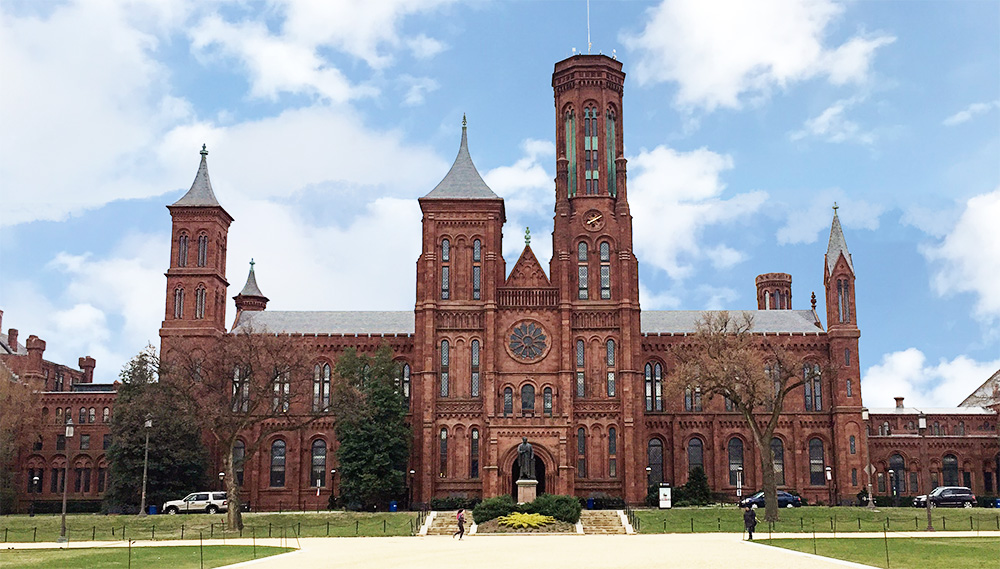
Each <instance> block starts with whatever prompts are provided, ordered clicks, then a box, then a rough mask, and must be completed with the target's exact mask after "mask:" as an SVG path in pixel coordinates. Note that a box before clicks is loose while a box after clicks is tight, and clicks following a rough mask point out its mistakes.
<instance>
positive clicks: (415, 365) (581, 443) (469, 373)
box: [38, 55, 1000, 509]
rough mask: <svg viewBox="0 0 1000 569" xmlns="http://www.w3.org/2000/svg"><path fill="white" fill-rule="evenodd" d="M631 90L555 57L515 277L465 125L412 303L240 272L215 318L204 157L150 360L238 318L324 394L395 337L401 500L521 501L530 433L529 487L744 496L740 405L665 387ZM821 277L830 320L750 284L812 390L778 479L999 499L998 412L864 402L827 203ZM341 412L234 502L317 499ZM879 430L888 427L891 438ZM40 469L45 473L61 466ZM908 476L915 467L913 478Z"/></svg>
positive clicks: (671, 340)
mask: <svg viewBox="0 0 1000 569" xmlns="http://www.w3.org/2000/svg"><path fill="white" fill-rule="evenodd" d="M624 80H625V74H624V73H623V71H622V65H621V63H620V62H618V61H616V60H614V59H611V58H608V57H605V56H602V55H576V56H573V57H571V58H569V59H566V60H563V61H561V62H559V63H557V64H556V66H555V72H554V73H553V76H552V86H553V90H554V103H555V118H556V121H555V122H556V124H555V140H556V147H557V149H558V150H557V154H558V159H557V161H556V179H555V184H554V191H555V197H556V199H555V214H554V221H553V223H554V230H553V234H552V240H553V243H552V251H553V253H552V259H551V261H550V263H549V267H548V270H547V271H546V270H545V269H544V268H543V267H542V266H541V265H540V264H539V262H538V260H537V259H536V258H535V255H534V253H533V252H532V250H531V247H530V244H529V240H528V239H527V238H526V244H525V247H524V249H523V251H522V253H521V255H520V257H519V258H518V259H517V261H516V262H515V263H514V264H513V266H512V267H511V268H510V269H509V270H508V268H507V261H506V260H505V259H504V258H503V256H502V254H501V251H502V243H501V239H502V228H503V224H504V222H505V213H504V202H503V200H502V199H501V198H499V197H498V196H497V195H496V194H494V193H493V192H492V191H491V190H490V188H489V187H488V186H487V185H486V184H485V182H484V181H483V180H482V178H481V177H480V175H479V173H478V172H477V170H476V168H475V166H474V165H473V162H472V159H471V156H470V154H469V149H468V143H467V133H466V128H465V126H464V125H463V129H462V139H461V143H460V146H459V152H458V156H457V158H456V159H455V163H454V164H453V166H452V167H451V170H450V171H449V172H448V173H447V175H445V177H444V179H443V180H442V181H441V182H440V183H439V184H438V185H437V186H436V187H435V188H433V189H432V190H431V191H430V192H429V193H427V195H425V196H424V197H422V198H420V200H419V203H420V207H421V211H422V212H423V218H422V225H423V231H422V251H421V254H420V256H419V258H418V259H417V274H416V303H415V306H414V309H413V310H412V311H400V312H296V311H273V310H267V309H266V306H267V302H268V298H267V297H265V296H264V294H263V293H262V292H261V291H260V289H259V288H258V286H257V282H256V278H255V275H254V270H253V267H252V266H251V270H250V274H249V276H248V279H247V282H246V285H245V286H244V287H243V289H242V291H241V292H240V293H239V294H238V295H236V297H235V303H236V310H237V312H236V318H235V322H234V323H233V326H232V328H231V329H230V328H227V325H226V321H225V309H226V300H225V299H226V296H227V294H228V293H227V289H228V284H229V283H228V282H227V281H226V278H225V274H226V240H227V234H228V228H229V225H230V224H231V223H232V222H233V221H234V220H233V218H232V217H231V216H230V215H229V214H228V213H227V212H226V210H225V209H224V208H223V206H222V205H221V204H220V202H219V201H218V200H217V199H216V196H215V194H214V192H213V190H212V186H211V181H210V179H209V175H208V166H207V152H206V151H205V150H204V149H203V150H202V159H201V164H200V166H199V168H198V172H197V175H196V177H195V181H194V183H193V185H192V187H191V189H190V191H188V193H187V194H185V195H184V197H182V198H181V199H180V200H178V201H177V202H176V203H174V204H173V205H171V206H169V210H170V213H171V216H172V220H173V221H172V247H171V257H170V263H169V268H168V270H167V273H166V276H167V290H166V311H165V318H164V321H163V324H162V327H161V329H160V337H161V356H163V357H164V358H165V359H169V357H170V352H171V350H175V349H179V347H180V342H181V341H187V340H189V339H192V338H193V339H197V338H205V339H207V338H211V337H215V336H218V335H221V334H226V333H229V332H231V331H232V330H237V331H238V330H241V329H248V328H250V327H251V326H252V327H253V329H254V330H263V329H266V330H267V331H268V332H270V333H279V334H288V335H290V336H292V337H293V338H294V339H295V340H296V342H298V344H299V346H300V349H301V350H302V352H303V353H304V354H305V355H306V356H307V357H308V358H309V359H310V360H311V363H312V367H313V374H312V375H310V376H309V377H298V378H292V380H291V386H290V388H291V389H293V390H301V392H304V393H309V394H319V395H318V396H317V395H314V397H313V399H315V397H319V398H320V399H322V398H323V397H324V395H323V394H326V397H328V396H329V386H330V375H331V371H332V368H333V366H334V364H335V362H336V360H337V358H338V356H339V355H340V354H341V353H342V352H343V351H344V350H345V349H347V348H352V347H353V348H357V349H358V350H359V351H361V352H366V353H371V352H373V351H375V350H376V349H377V348H379V347H380V346H382V345H388V346H390V347H391V348H392V350H393V352H394V355H395V357H396V358H397V360H398V361H399V363H400V366H401V377H400V383H401V386H402V390H403V393H404V395H405V396H406V399H407V402H408V405H409V423H410V425H411V426H412V429H413V445H412V449H413V450H412V454H411V458H410V466H409V468H410V469H412V471H413V472H414V475H413V476H412V477H411V478H410V480H409V482H410V484H411V487H412V488H411V490H412V496H413V501H414V502H427V501H429V500H430V499H431V498H433V497H439V496H450V495H464V496H478V497H490V496H496V495H499V494H505V493H512V490H513V482H514V478H515V460H516V455H517V452H516V447H517V445H518V443H519V442H520V440H521V437H522V436H526V437H528V438H529V440H530V441H531V442H532V444H533V445H534V449H535V457H536V468H535V470H536V474H537V477H538V478H539V482H540V483H539V486H540V487H539V491H542V492H550V493H560V494H573V495H577V496H581V497H588V496H594V495H610V496H618V497H622V498H624V499H625V500H626V501H628V502H630V503H639V502H642V501H643V500H644V498H645V496H646V492H647V485H648V484H650V483H657V482H668V483H671V484H673V485H679V484H683V483H684V482H686V480H687V477H688V472H689V471H690V469H692V468H693V467H695V466H702V467H703V468H704V469H705V471H706V473H707V475H708V479H709V483H710V485H711V486H712V488H713V489H714V490H716V491H720V492H724V493H727V494H729V495H731V496H733V495H735V493H736V490H737V487H738V486H737V482H738V478H742V480H741V482H742V485H743V487H744V488H748V489H756V488H757V487H758V486H759V485H760V481H761V475H760V472H759V466H758V465H759V460H758V459H757V457H756V452H757V451H756V448H755V446H754V444H753V443H752V440H751V438H750V436H749V432H748V429H747V428H746V427H745V424H744V421H743V419H742V417H741V416H740V414H739V413H738V412H736V411H735V410H731V409H728V408H727V407H726V403H725V401H724V400H722V399H713V400H708V399H707V398H704V399H703V398H702V395H701V393H700V390H699V389H698V388H697V386H692V389H690V390H688V391H687V392H685V393H684V395H683V397H671V396H668V395H667V393H666V392H665V390H664V382H665V379H666V376H667V375H668V374H669V373H670V372H671V370H672V369H673V366H674V365H675V362H674V360H673V358H672V356H671V349H673V348H677V347H682V346H683V345H684V343H685V342H687V341H689V339H690V336H691V335H692V334H693V333H694V330H695V325H696V323H697V321H698V319H699V318H700V316H701V315H702V312H700V311H649V310H641V308H640V298H639V287H638V261H637V259H636V257H635V255H634V253H633V243H632V218H631V215H630V213H629V204H628V189H627V184H626V166H627V165H626V160H625V158H624V156H623V134H624V129H623V124H624V122H623V118H622V117H623V108H622V95H623V87H624ZM819 264H820V259H819V255H817V265H819ZM822 270H823V286H824V292H825V303H824V306H825V307H826V308H825V314H824V315H823V316H825V321H826V327H825V328H824V326H823V318H821V315H820V314H819V313H817V311H816V302H815V298H814V299H813V301H812V307H811V308H809V309H804V310H801V309H800V310H794V309H792V294H791V276H790V275H787V274H784V273H767V274H762V275H760V276H759V277H758V278H757V282H756V285H757V309H756V310H755V311H751V312H752V313H753V317H754V323H755V329H754V332H755V333H757V334H761V335H766V336H769V337H774V338H775V339H776V340H778V341H780V342H782V343H783V344H784V345H786V346H788V347H790V348H791V349H792V350H794V351H796V352H797V353H798V354H799V355H801V356H803V357H804V358H805V359H806V360H807V361H808V362H809V364H808V366H807V367H806V368H805V369H803V374H804V376H805V377H808V380H809V381H808V382H807V384H806V386H805V387H803V388H802V389H801V390H799V392H798V394H792V396H790V397H789V398H787V399H786V400H785V411H786V412H785V414H784V415H783V417H782V419H781V421H780V423H779V425H778V429H777V431H776V433H775V439H774V442H773V444H772V449H773V451H774V453H775V457H776V462H777V467H778V473H777V475H778V482H779V487H780V488H782V489H788V490H795V491H797V492H799V493H801V494H802V495H803V496H804V497H806V498H807V499H808V500H809V501H810V502H825V503H829V502H831V501H834V502H838V503H839V502H853V500H854V498H855V495H856V494H857V493H858V492H859V491H861V490H862V489H864V488H865V487H866V485H867V483H868V478H867V475H866V474H865V467H866V465H868V464H869V463H870V462H874V463H875V469H876V471H877V472H876V475H875V476H874V477H873V480H872V481H873V483H874V484H875V486H876V488H875V491H876V493H882V494H884V493H888V492H889V491H891V487H892V485H893V484H896V485H897V486H896V487H897V489H898V490H899V492H900V494H910V493H913V492H915V491H917V490H919V491H923V490H924V489H925V484H927V483H929V482H924V480H930V481H932V482H933V483H935V484H937V483H950V482H952V481H954V479H955V476H958V477H959V478H958V483H962V482H970V483H971V485H972V486H973V488H974V489H975V490H976V491H977V492H979V493H983V492H986V493H989V492H992V491H995V482H996V480H997V472H998V470H1000V465H998V464H997V460H996V458H995V456H996V454H997V442H996V430H995V429H996V413H995V412H993V411H988V410H985V409H982V408H981V407H976V408H968V409H966V408H959V409H956V410H939V409H935V410H928V412H926V413H924V416H925V418H926V419H927V420H929V421H931V423H930V424H931V427H929V428H928V429H929V431H928V429H922V430H921V429H917V428H916V427H915V426H913V427H911V425H910V423H911V422H913V421H917V420H918V418H919V417H918V416H913V417H911V415H913V413H911V411H910V410H906V409H903V408H902V407H901V404H900V408H899V409H896V410H893V409H887V410H881V409H879V410H876V409H872V410H871V411H870V412H869V411H868V410H865V409H864V408H863V404H862V398H861V385H860V370H859V363H858V362H859V358H858V339H859V337H860V330H859V328H858V320H857V313H856V309H855V273H854V267H853V264H852V261H851V255H850V252H849V251H848V248H847V243H846V240H845V238H844V235H843V231H842V229H841V225H840V221H839V219H838V218H837V216H836V213H834V216H833V220H832V225H831V230H830V240H829V243H828V247H827V251H826V255H825V258H824V259H823V261H822ZM832 368H835V369H836V373H835V374H827V375H835V376H836V379H835V380H832V379H831V378H829V377H825V376H824V375H823V374H822V373H821V372H820V370H823V369H832ZM313 404H314V405H316V407H317V408H322V407H323V406H322V405H317V404H316V402H315V401H314V403H313ZM984 404H985V403H978V405H984ZM71 407H72V406H71ZM307 407H308V403H307ZM290 412H293V413H294V412H301V413H309V412H312V410H311V409H309V408H304V409H291V410H290ZM911 419H912V421H911ZM334 421H335V418H334V417H332V416H331V417H328V418H324V419H322V420H320V421H317V422H314V423H312V424H311V426H310V428H309V429H308V430H304V431H294V432H284V433H276V434H274V435H273V436H272V437H271V438H270V439H269V440H268V441H266V444H265V445H264V446H263V447H262V451H261V452H259V453H258V454H257V455H256V456H255V457H254V458H253V459H251V460H249V461H247V463H246V465H245V466H244V467H243V469H242V471H241V472H240V473H239V475H240V476H241V478H242V480H243V488H244V490H245V493H246V495H245V499H247V500H249V502H250V503H251V504H252V505H253V506H254V507H255V508H257V509H275V508H277V507H279V505H281V506H282V507H286V508H287V507H292V506H296V505H297V506H299V507H305V508H310V509H311V508H313V507H316V506H319V505H325V504H326V499H327V497H328V496H329V495H330V493H331V492H336V488H335V485H336V484H337V480H336V479H335V478H331V476H330V471H331V470H332V469H334V468H336V464H335V462H334V458H333V457H334V456H335V454H334V450H335V448H336V439H335V436H334V429H333V427H334ZM883 423H888V424H889V427H888V428H887V430H885V432H884V433H883V432H882V431H881V430H880V429H881V425H882V424H883ZM959 424H963V425H964V427H963V429H964V430H960V429H959V427H958V425H959ZM914 425H916V423H914ZM934 425H938V427H937V428H940V429H943V430H941V431H940V433H939V432H938V431H936V430H935V427H934ZM987 427H988V429H987ZM904 433H905V435H906V436H905V437H904V436H902V435H903V434H904ZM960 433H961V434H960ZM991 437H992V438H991ZM869 448H870V449H871V451H870V452H871V457H869ZM899 458H902V460H903V463H902V464H900V463H899V460H898V459H899ZM38 459H39V461H40V463H41V464H45V468H52V466H51V465H52V464H53V463H52V461H53V460H56V459H55V458H52V457H48V456H42V455H39V457H38ZM953 459H954V460H953ZM215 460H216V461H217V462H218V463H219V464H221V462H222V461H221V457H218V456H216V457H215ZM46 461H48V462H46ZM956 462H957V464H958V469H957V470H956V469H955V468H954V467H953V466H952V465H953V464H955V463H956ZM893 466H895V467H896V468H893V471H894V472H893V477H892V480H891V481H890V480H889V479H888V478H886V476H887V473H888V470H889V469H890V468H892V467H893ZM279 469H280V474H281V475H280V476H275V475H274V474H275V472H277V471H279ZM739 472H742V477H739V476H738V474H737V473H739ZM900 472H906V473H907V474H906V475H905V476H904V475H898V476H897V473H900ZM910 472H913V473H914V474H917V473H919V474H918V475H917V476H916V482H915V483H911V479H912V475H911V474H909V473H910ZM934 472H937V473H938V474H939V477H938V478H937V481H933V480H932V479H931V478H930V476H932V474H930V473H934ZM957 472H961V473H962V474H961V475H958V474H956V473H957ZM827 473H829V475H830V478H829V479H828V478H827ZM966 473H968V474H966ZM897 478H898V482H897V481H896V479H897ZM883 482H884V483H885V484H888V486H886V485H885V484H883ZM904 483H905V486H904ZM317 486H318V487H319V488H320V491H321V494H322V495H321V496H318V497H317V493H316V488H317ZM904 488H905V489H904Z"/></svg>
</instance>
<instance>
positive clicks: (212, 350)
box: [161, 329, 330, 529]
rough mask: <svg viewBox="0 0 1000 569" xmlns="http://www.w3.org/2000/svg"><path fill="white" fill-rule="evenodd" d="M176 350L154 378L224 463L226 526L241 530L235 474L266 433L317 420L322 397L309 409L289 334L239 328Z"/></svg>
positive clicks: (303, 365)
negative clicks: (239, 450)
mask: <svg viewBox="0 0 1000 569" xmlns="http://www.w3.org/2000/svg"><path fill="white" fill-rule="evenodd" d="M178 348H179V349H175V350H173V351H171V352H170V354H167V355H166V356H165V358H166V361H165V362H164V369H163V370H162V371H161V378H162V380H163V382H164V383H166V384H168V385H170V387H171V388H172V389H173V391H174V393H176V394H177V397H178V398H180V399H181V400H182V401H183V404H184V405H185V406H187V408H188V410H189V411H191V412H192V416H194V417H196V418H197V421H198V422H199V424H200V427H201V429H202V431H203V432H204V433H207V434H208V435H209V436H211V437H212V438H213V439H214V440H215V443H216V448H217V449H218V452H219V453H220V454H221V455H222V459H223V464H224V471H225V481H226V493H227V499H228V500H229V508H228V522H229V525H230V527H232V528H233V529H243V516H242V513H241V507H240V497H239V496H240V494H239V490H240V488H239V483H238V481H237V479H236V472H237V469H238V468H239V467H240V466H242V464H243V463H245V462H247V461H249V460H250V459H251V458H252V457H253V456H254V455H256V454H257V453H258V452H259V451H260V448H261V445H263V444H264V442H265V441H266V440H268V438H269V437H270V436H271V435H272V434H274V433H276V432H288V431H294V430H297V429H301V428H303V427H305V426H306V425H308V424H310V423H312V422H313V421H315V420H316V419H318V418H320V417H322V416H324V414H325V413H326V412H328V411H329V405H330V404H329V399H328V398H327V399H325V400H324V401H322V402H321V406H320V408H316V407H315V406H311V405H309V404H308V403H309V402H310V401H311V395H312V393H311V392H307V391H306V390H305V389H303V388H302V387H301V386H303V385H311V383H310V382H307V381H304V380H303V378H305V377H308V372H309V369H308V365H307V362H306V360H305V357H304V355H303V353H302V350H301V348H300V347H299V346H297V345H296V344H295V343H294V342H292V341H291V338H290V337H289V336H288V335H277V334H270V333H267V332H266V331H261V330H252V329H244V330H240V331H239V332H236V333H231V334H226V335H224V336H220V337H219V338H217V339H216V340H214V341H213V342H211V343H210V344H209V345H208V346H206V345H205V343H204V342H203V341H202V342H199V343H197V344H196V343H192V344H191V345H190V346H184V345H181V346H178ZM202 350H204V351H202ZM174 354H179V355H174ZM293 384H294V385H296V387H298V388H297V389H296V388H293ZM255 427H256V428H255ZM239 440H242V441H243V442H244V444H245V449H246V450H245V453H244V456H243V459H242V461H240V463H239V464H237V463H236V462H235V461H234V457H233V450H234V449H235V447H236V444H237V441H239Z"/></svg>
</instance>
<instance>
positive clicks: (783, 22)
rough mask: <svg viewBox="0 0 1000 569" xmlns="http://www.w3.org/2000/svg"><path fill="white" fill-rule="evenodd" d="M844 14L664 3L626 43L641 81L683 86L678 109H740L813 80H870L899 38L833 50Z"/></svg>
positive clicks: (691, 0)
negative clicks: (883, 50) (832, 35)
mask: <svg viewBox="0 0 1000 569" xmlns="http://www.w3.org/2000/svg"><path fill="white" fill-rule="evenodd" d="M843 10H844V9H843V7H842V6H841V5H840V4H837V3H835V2H832V1H830V0H762V1H757V2H744V1H741V0H729V1H715V2H702V1H700V0H663V2H661V3H660V4H659V5H658V6H656V7H654V8H650V9H649V10H648V11H647V20H646V22H645V27H644V28H643V29H642V31H640V32H639V33H636V34H628V33H627V34H624V35H623V36H622V38H621V39H622V42H623V43H624V44H625V46H626V47H627V48H629V49H630V50H632V51H633V52H635V53H636V55H638V61H637V63H636V65H635V71H634V73H635V75H636V77H637V78H638V80H639V82H640V83H660V82H676V83H677V84H678V87H679V89H678V92H677V95H676V99H675V103H676V104H677V105H678V106H680V107H685V108H704V109H705V110H708V111H712V110H714V109H716V108H718V107H723V108H740V107H742V105H743V104H744V103H745V102H746V100H747V99H757V98H760V97H766V96H768V95H769V93H770V92H771V91H773V90H775V89H784V88H786V87H788V86H789V85H791V84H793V83H796V82H800V81H804V80H807V79H812V78H817V77H818V78H823V79H826V80H827V81H829V82H830V83H831V84H834V85H843V84H847V83H862V82H864V81H866V80H867V79H868V77H869V75H870V71H871V62H872V59H873V57H874V55H875V52H876V50H877V49H878V48H879V47H882V46H885V45H888V44H890V43H892V42H893V41H895V38H894V37H892V36H890V35H887V34H883V33H875V34H859V35H856V36H854V37H851V38H849V39H848V40H847V41H846V42H844V43H843V44H841V45H836V46H831V45H829V42H828V40H827V37H826V36H827V34H828V29H829V28H830V26H831V24H832V23H833V22H835V21H836V20H837V19H838V18H839V17H840V15H841V14H842V13H843Z"/></svg>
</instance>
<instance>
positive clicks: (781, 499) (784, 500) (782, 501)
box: [740, 490, 802, 508]
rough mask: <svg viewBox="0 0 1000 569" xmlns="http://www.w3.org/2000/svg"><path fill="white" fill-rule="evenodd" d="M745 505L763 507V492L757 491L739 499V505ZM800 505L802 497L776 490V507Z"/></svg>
mask: <svg viewBox="0 0 1000 569" xmlns="http://www.w3.org/2000/svg"><path fill="white" fill-rule="evenodd" d="M747 506H757V507H758V508H763V507H764V492H763V491H761V492H757V493H756V494H754V495H753V496H747V497H746V498H743V499H742V500H740V507H741V508H746V507H747ZM800 506H802V498H799V497H798V496H796V495H794V494H789V493H788V492H784V491H781V490H778V507H779V508H798V507H800Z"/></svg>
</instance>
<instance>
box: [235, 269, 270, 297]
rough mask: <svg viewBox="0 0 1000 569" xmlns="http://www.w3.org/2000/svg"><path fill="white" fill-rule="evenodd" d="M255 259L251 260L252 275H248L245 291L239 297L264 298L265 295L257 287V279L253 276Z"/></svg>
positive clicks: (244, 286)
mask: <svg viewBox="0 0 1000 569" xmlns="http://www.w3.org/2000/svg"><path fill="white" fill-rule="evenodd" d="M253 265H254V262H253V259H250V274H249V275H247V284H245V285H243V290H241V291H240V294H239V295H237V296H260V297H264V298H267V297H265V296H264V293H262V292H260V288H258V287H257V277H255V276H254V274H253Z"/></svg>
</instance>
